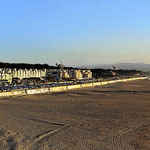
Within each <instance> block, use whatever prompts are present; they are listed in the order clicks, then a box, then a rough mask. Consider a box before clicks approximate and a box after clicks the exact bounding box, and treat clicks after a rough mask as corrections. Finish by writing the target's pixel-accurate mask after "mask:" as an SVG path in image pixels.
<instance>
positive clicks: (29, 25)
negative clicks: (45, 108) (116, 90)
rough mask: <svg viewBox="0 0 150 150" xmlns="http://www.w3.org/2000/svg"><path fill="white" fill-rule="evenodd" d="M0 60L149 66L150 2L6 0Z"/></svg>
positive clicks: (0, 17)
mask: <svg viewBox="0 0 150 150" xmlns="http://www.w3.org/2000/svg"><path fill="white" fill-rule="evenodd" d="M0 52H1V53H0V61H4V62H27V63H48V64H50V65H54V64H55V63H56V62H59V59H60V57H61V58H62V60H63V62H64V64H65V65H73V66H75V65H77V66H78V65H89V64H104V63H118V62H145V63H150V1H149V0H3V1H2V0H1V3H0Z"/></svg>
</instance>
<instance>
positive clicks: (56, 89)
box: [0, 77, 148, 97]
mask: <svg viewBox="0 0 150 150" xmlns="http://www.w3.org/2000/svg"><path fill="white" fill-rule="evenodd" d="M144 79H148V77H137V78H128V79H119V80H111V81H102V82H91V83H84V84H77V85H66V86H58V87H50V88H38V89H29V90H17V91H10V92H1V93H0V97H5V96H15V95H29V94H40V93H51V92H61V91H67V90H71V89H77V88H84V87H92V86H102V85H107V84H113V83H118V82H127V81H135V80H144Z"/></svg>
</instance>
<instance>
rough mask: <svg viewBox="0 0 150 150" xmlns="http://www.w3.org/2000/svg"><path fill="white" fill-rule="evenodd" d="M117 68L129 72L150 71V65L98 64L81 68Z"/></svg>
mask: <svg viewBox="0 0 150 150" xmlns="http://www.w3.org/2000/svg"><path fill="white" fill-rule="evenodd" d="M113 66H116V69H128V70H144V71H150V64H146V63H118V64H97V65H91V66H90V65H89V66H81V68H89V69H93V68H102V69H112V68H113Z"/></svg>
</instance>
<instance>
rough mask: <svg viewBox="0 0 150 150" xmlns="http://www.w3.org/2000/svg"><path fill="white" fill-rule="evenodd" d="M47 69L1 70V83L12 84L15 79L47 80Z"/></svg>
mask: <svg viewBox="0 0 150 150" xmlns="http://www.w3.org/2000/svg"><path fill="white" fill-rule="evenodd" d="M45 77H46V69H10V68H0V81H5V82H9V83H11V82H12V80H13V79H14V78H18V79H20V80H22V79H23V78H45Z"/></svg>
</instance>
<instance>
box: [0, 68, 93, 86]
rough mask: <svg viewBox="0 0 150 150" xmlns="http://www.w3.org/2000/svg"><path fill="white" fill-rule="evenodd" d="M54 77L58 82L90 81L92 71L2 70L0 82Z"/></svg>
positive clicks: (0, 71)
mask: <svg viewBox="0 0 150 150" xmlns="http://www.w3.org/2000/svg"><path fill="white" fill-rule="evenodd" d="M47 77H53V78H54V79H56V80H62V79H83V78H86V79H89V78H92V72H91V71H90V70H80V69H69V70H67V69H63V68H58V69H11V68H0V81H5V82H9V83H12V81H13V79H15V78H18V79H20V80H22V79H25V78H41V79H45V78H47Z"/></svg>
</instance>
